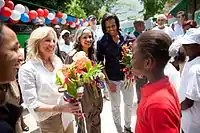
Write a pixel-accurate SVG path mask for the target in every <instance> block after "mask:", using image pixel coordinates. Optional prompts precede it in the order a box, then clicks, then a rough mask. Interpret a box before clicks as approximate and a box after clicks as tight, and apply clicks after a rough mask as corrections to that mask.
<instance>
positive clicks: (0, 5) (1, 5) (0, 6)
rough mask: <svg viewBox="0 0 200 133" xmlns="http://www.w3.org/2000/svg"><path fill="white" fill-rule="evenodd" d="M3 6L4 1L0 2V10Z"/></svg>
mask: <svg viewBox="0 0 200 133" xmlns="http://www.w3.org/2000/svg"><path fill="white" fill-rule="evenodd" d="M4 5H5V1H4V0H0V8H2V7H4Z"/></svg>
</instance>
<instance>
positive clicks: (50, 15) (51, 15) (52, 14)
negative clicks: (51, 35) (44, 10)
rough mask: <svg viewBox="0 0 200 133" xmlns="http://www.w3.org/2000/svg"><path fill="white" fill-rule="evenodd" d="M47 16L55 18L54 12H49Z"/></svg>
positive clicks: (51, 18)
mask: <svg viewBox="0 0 200 133" xmlns="http://www.w3.org/2000/svg"><path fill="white" fill-rule="evenodd" d="M47 18H48V19H49V20H53V19H54V18H55V14H54V13H51V12H50V13H49V14H48V16H47Z"/></svg>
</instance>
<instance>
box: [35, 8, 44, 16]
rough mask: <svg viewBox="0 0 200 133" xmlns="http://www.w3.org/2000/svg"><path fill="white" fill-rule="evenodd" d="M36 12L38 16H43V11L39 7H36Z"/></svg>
mask: <svg viewBox="0 0 200 133" xmlns="http://www.w3.org/2000/svg"><path fill="white" fill-rule="evenodd" d="M37 13H38V17H43V16H44V11H43V10H42V9H41V8H39V9H37Z"/></svg>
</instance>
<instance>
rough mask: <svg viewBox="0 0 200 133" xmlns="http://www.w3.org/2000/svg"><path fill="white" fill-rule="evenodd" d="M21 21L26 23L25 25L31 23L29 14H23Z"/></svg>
mask: <svg viewBox="0 0 200 133" xmlns="http://www.w3.org/2000/svg"><path fill="white" fill-rule="evenodd" d="M21 21H22V22H24V23H26V22H28V21H29V16H28V14H27V13H23V14H22V15H21Z"/></svg>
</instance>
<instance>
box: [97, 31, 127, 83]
mask: <svg viewBox="0 0 200 133" xmlns="http://www.w3.org/2000/svg"><path fill="white" fill-rule="evenodd" d="M119 35H120V42H119V43H118V44H117V43H115V42H114V41H113V39H112V37H111V36H110V35H108V34H104V35H103V37H102V38H101V39H100V40H99V41H98V42H97V60H98V61H100V62H104V59H105V71H106V74H107V76H108V78H109V80H113V81H119V80H123V79H124V73H123V72H122V69H123V65H122V64H120V60H121V58H122V54H121V51H122V48H121V46H122V45H123V44H125V42H126V39H127V36H122V35H121V34H119Z"/></svg>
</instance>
